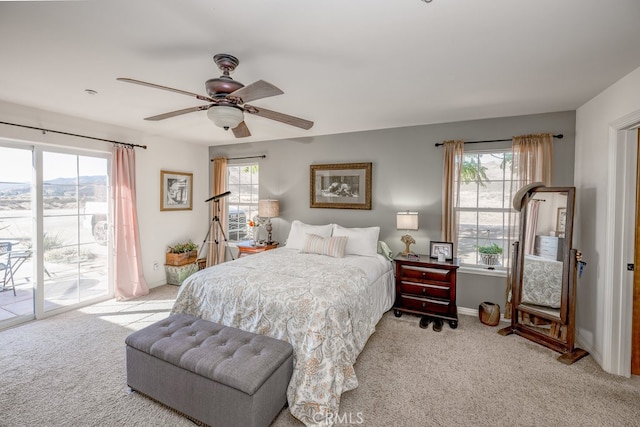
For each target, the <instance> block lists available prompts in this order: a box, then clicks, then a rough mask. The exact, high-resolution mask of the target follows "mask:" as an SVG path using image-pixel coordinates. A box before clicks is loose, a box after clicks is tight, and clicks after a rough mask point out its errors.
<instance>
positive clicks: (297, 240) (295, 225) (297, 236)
mask: <svg viewBox="0 0 640 427" xmlns="http://www.w3.org/2000/svg"><path fill="white" fill-rule="evenodd" d="M332 227H333V224H327V225H309V224H305V223H304V222H301V221H298V220H297V219H296V220H294V221H293V222H292V223H291V230H289V237H287V244H286V245H285V246H286V247H287V248H290V249H291V248H293V249H302V247H303V246H304V242H305V240H306V239H307V234H317V235H318V236H320V237H331V230H332Z"/></svg>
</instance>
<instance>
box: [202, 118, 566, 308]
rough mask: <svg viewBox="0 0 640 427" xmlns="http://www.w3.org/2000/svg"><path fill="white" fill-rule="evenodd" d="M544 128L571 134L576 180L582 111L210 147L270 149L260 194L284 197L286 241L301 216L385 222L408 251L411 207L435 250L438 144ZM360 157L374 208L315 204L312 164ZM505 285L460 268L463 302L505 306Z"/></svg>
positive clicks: (424, 246)
mask: <svg viewBox="0 0 640 427" xmlns="http://www.w3.org/2000/svg"><path fill="white" fill-rule="evenodd" d="M259 119H260V118H255V120H259ZM249 125H250V123H249ZM283 126H284V125H283ZM541 132H551V133H554V134H563V135H564V138H563V139H556V142H555V144H554V167H553V184H554V185H555V186H573V168H574V151H575V150H574V148H575V111H566V112H558V113H545V114H536V115H528V116H517V117H505V118H496V119H485V120H472V121H465V122H455V123H441V124H434V125H424V126H413V127H406V128H395V129H382V130H374V131H366V132H353V133H346V134H336V135H325V136H315V137H309V138H300V139H288V140H277V141H263V142H252V143H241V142H240V143H237V144H232V145H223V146H212V147H210V148H209V152H210V155H211V158H214V157H220V156H223V157H227V158H233V157H245V156H260V155H265V156H266V158H264V159H257V161H258V162H259V164H260V198H273V199H278V200H279V201H280V217H279V218H275V219H273V220H272V222H273V235H274V239H275V240H277V241H279V242H281V243H284V242H285V240H286V238H287V235H288V233H289V228H290V226H291V221H293V220H295V219H298V220H300V221H302V222H305V223H309V224H327V223H337V224H340V225H342V226H345V227H369V226H379V227H380V240H384V241H386V242H387V243H388V244H389V246H390V247H391V249H393V250H394V251H398V252H399V251H401V250H404V244H403V243H402V242H401V241H400V236H401V235H402V234H404V232H403V231H402V230H396V213H397V212H399V211H404V210H412V211H417V212H419V228H420V229H419V230H418V231H414V232H411V233H410V234H411V235H412V236H413V237H414V238H415V240H416V244H415V245H412V246H411V248H412V250H413V251H414V252H416V253H420V254H428V253H429V242H430V241H432V240H435V241H439V240H441V232H440V226H441V216H442V214H441V211H442V158H443V155H442V147H436V146H435V143H437V142H442V141H444V140H450V139H461V140H464V141H478V140H493V139H507V138H511V137H512V136H515V135H524V134H532V133H541ZM510 146H511V142H510V141H509V142H492V143H482V144H467V145H465V149H466V150H476V149H483V150H484V149H495V148H507V147H510ZM230 162H232V160H230ZM238 162H242V161H238ZM361 162H371V163H372V164H373V174H372V209H371V210H359V209H353V210H352V209H319V208H313V209H312V208H310V207H309V206H310V185H309V180H310V172H309V170H310V168H309V166H310V165H312V164H334V163H361ZM504 289H505V277H504V275H498V274H497V273H489V272H487V271H483V272H481V273H480V274H478V273H474V272H473V271H469V270H461V271H460V273H459V275H458V288H457V304H458V307H459V308H460V307H465V308H470V309H474V310H477V308H478V305H479V304H480V303H481V302H483V301H491V302H494V303H497V304H499V305H500V307H501V309H502V310H504Z"/></svg>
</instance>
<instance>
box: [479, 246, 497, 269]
mask: <svg viewBox="0 0 640 427" xmlns="http://www.w3.org/2000/svg"><path fill="white" fill-rule="evenodd" d="M478 253H479V254H480V259H481V260H482V262H483V263H484V264H486V265H497V264H499V263H500V255H501V254H502V247H501V246H498V244H497V243H495V242H494V243H491V244H489V245H484V246H478Z"/></svg>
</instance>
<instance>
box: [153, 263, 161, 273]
mask: <svg viewBox="0 0 640 427" xmlns="http://www.w3.org/2000/svg"><path fill="white" fill-rule="evenodd" d="M158 268H160V266H159V265H158V261H154V262H153V270H154V271H155V270H157V269H158Z"/></svg>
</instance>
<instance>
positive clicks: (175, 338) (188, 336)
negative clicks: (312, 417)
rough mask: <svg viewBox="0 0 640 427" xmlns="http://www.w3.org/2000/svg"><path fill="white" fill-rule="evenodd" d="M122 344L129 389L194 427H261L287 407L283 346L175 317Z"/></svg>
mask: <svg viewBox="0 0 640 427" xmlns="http://www.w3.org/2000/svg"><path fill="white" fill-rule="evenodd" d="M125 343H126V355H127V385H128V386H129V387H131V389H132V390H136V391H138V392H140V393H142V394H144V395H146V396H149V397H151V398H152V399H155V400H157V401H158V402H160V403H162V404H164V405H166V406H168V407H170V408H173V409H174V410H176V411H178V412H179V413H181V414H183V415H186V416H187V417H188V418H190V419H192V420H194V421H197V424H199V425H200V424H201V423H204V424H205V425H208V426H216V427H217V426H224V427H267V426H269V424H271V422H272V421H273V419H274V418H275V417H276V416H277V415H278V413H279V412H280V411H281V410H282V408H283V407H284V406H285V404H286V403H287V387H288V385H289V381H290V380H291V375H292V373H293V347H291V344H289V343H288V342H286V341H281V340H278V339H275V338H271V337H267V336H264V335H256V334H254V333H251V332H247V331H243V330H240V329H236V328H232V327H228V326H223V325H219V324H217V323H213V322H209V321H207V320H203V319H198V318H195V317H193V316H190V315H188V314H183V313H179V314H172V315H171V316H169V317H168V318H166V319H164V320H160V321H158V322H156V323H154V324H152V325H149V326H147V327H146V328H144V329H141V330H139V331H137V332H134V333H132V334H131V335H129V336H128V337H127V338H126V340H125Z"/></svg>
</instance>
